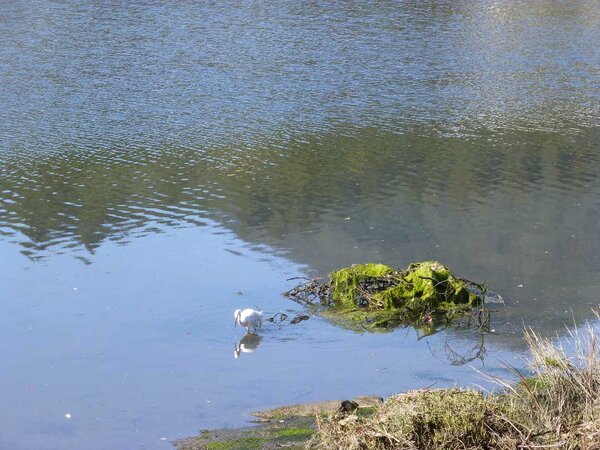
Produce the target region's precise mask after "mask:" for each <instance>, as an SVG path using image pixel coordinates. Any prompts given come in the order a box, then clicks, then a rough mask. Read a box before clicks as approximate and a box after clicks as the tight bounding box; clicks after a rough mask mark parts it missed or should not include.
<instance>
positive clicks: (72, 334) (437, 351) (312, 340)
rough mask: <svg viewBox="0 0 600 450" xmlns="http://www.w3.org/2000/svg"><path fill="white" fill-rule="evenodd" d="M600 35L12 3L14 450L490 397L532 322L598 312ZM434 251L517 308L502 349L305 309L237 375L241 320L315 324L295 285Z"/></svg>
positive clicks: (181, 6) (565, 11) (589, 10)
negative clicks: (277, 410) (246, 312)
mask: <svg viewBox="0 0 600 450" xmlns="http://www.w3.org/2000/svg"><path fill="white" fill-rule="evenodd" d="M599 24H600V8H599V7H598V4H597V3H596V2H591V1H576V2H549V1H537V2H530V3H528V4H527V5H526V6H524V5H522V4H518V3H517V2H508V1H506V2H492V1H489V2H483V3H482V2H479V3H477V4H471V3H470V2H456V1H453V2H450V1H448V2H422V1H420V2H411V1H405V2H399V3H393V4H392V3H388V2H373V3H372V4H370V5H365V4H360V5H359V4H353V3H343V4H342V3H339V2H338V3H319V2H288V1H283V0H282V1H279V2H269V3H268V4H267V3H261V2H247V3H243V4H238V3H233V2H231V3H227V2H214V3H209V2H206V3H202V4H197V3H196V2H186V1H180V2H174V4H170V5H168V6H167V5H165V4H164V2H152V1H146V2H128V3H127V4H115V5H111V6H110V7H107V6H106V5H104V4H99V3H97V2H91V1H80V2H74V1H63V2H5V4H4V5H3V7H2V9H1V10H0V35H1V36H2V39H1V40H0V271H1V273H2V278H0V308H1V311H2V314H0V351H1V354H2V356H3V363H2V367H1V369H0V380H1V382H0V394H1V397H2V398H3V400H4V401H3V402H2V405H0V423H2V425H0V436H1V437H0V448H11V449H27V450H29V449H71V448H82V447H85V448H89V449H105V448H135V449H142V448H148V449H155V448H169V444H168V440H171V439H175V438H177V437H182V436H188V435H193V434H195V433H196V432H197V430H198V429H200V428H208V427H218V426H239V425H242V424H244V423H245V421H246V420H247V419H248V412H249V411H251V410H253V409H260V408H266V407H271V406H277V405H281V404H286V403H294V402H304V401H311V400H321V399H328V398H347V397H351V396H354V395H359V394H364V393H373V394H379V395H389V394H391V393H394V392H398V391H401V390H405V389H410V388H417V387H422V386H427V385H431V384H435V385H436V386H446V385H454V384H456V383H458V384H460V385H465V384H469V383H472V382H477V383H484V382H483V381H482V380H481V377H480V375H478V374H477V373H476V372H475V370H474V369H473V368H472V367H471V366H474V367H475V368H478V369H481V370H484V371H486V372H488V373H492V374H496V375H503V376H507V374H506V372H505V370H504V369H503V367H504V366H503V363H509V364H513V365H517V366H521V365H522V364H523V363H522V359H521V358H522V356H523V352H524V350H525V349H524V347H523V344H522V341H521V337H520V336H521V331H522V329H523V324H524V323H525V324H528V325H531V326H533V327H535V328H536V329H537V330H540V331H541V332H543V333H545V334H554V333H559V334H560V333H562V332H563V330H564V324H565V323H573V321H575V323H581V322H583V321H585V320H586V319H589V318H591V317H592V314H591V307H593V306H594V305H596V304H597V303H598V291H599V288H600V257H599V255H600V238H599V236H600V233H599V231H600V217H599V211H600V209H599V206H600V205H599V204H598V203H599V200H598V199H600V195H599V194H600V181H599V179H598V175H597V174H598V173H599V169H600V161H599V159H600V156H599V153H598V150H599V149H598V147H599V143H600V127H599V126H600V123H599V120H598V117H600V115H599V113H600V101H599V100H600V98H599V97H600V69H599V67H600V65H599V63H600V50H598V46H597V45H596V43H597V42H598V41H599V40H600V31H599V30H600V27H599V26H598V25H599ZM429 258H436V259H439V260H440V261H443V262H444V263H446V264H448V265H449V266H450V267H451V268H452V269H453V270H454V271H455V272H457V273H458V274H460V275H461V276H464V277H467V278H471V279H474V280H485V281H486V282H487V283H488V285H489V286H490V287H491V288H492V289H494V290H495V291H497V292H499V293H500V294H501V295H502V296H503V297H504V299H505V301H506V307H505V308H503V309H502V310H501V312H500V313H499V316H498V317H497V319H496V321H495V323H494V327H495V329H496V332H497V334H496V335H487V336H485V338H484V341H483V342H482V341H481V337H480V336H479V335H478V334H477V333H471V332H459V331H450V332H445V333H440V334H438V335H435V336H433V337H430V338H421V339H420V338H419V336H418V335H417V334H416V332H415V331H412V330H399V331H397V332H394V333H391V334H385V335H370V334H364V335H359V334H355V333H352V332H350V331H346V330H342V329H339V328H336V327H334V326H333V325H331V324H329V323H327V322H325V321H323V320H321V319H319V318H317V317H313V318H311V319H310V320H309V321H306V322H302V323H301V324H298V325H294V326H291V325H288V326H282V327H277V326H275V325H272V324H268V326H266V327H265V329H264V330H263V331H262V333H261V336H262V339H261V340H260V342H259V343H258V347H257V348H256V350H255V352H254V353H243V354H241V357H240V358H239V359H234V357H233V351H234V348H235V343H236V342H237V341H238V340H239V339H240V338H241V337H242V336H243V331H242V330H240V329H239V328H237V329H236V328H233V314H232V312H233V310H234V309H236V308H238V307H247V306H256V307H259V308H262V309H264V310H265V312H266V313H268V314H275V313H276V312H279V311H286V312H287V313H288V314H295V313H299V312H301V311H302V310H301V308H300V307H299V306H298V305H296V304H294V303H292V302H290V301H289V300H286V299H285V298H283V297H281V295H280V293H281V292H282V291H284V290H285V289H287V288H289V287H291V286H292V285H293V283H294V281H288V279H289V278H291V277H295V276H299V275H314V274H321V273H326V272H328V271H330V270H332V269H335V268H337V267H340V266H345V265H349V264H351V263H355V262H364V261H381V262H385V263H388V264H392V265H401V266H405V265H406V264H408V263H409V262H410V261H415V260H423V259H429ZM478 357H480V358H478ZM473 358H474V359H473ZM65 414H71V416H72V417H71V419H66V418H65Z"/></svg>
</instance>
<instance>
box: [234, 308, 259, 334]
mask: <svg viewBox="0 0 600 450" xmlns="http://www.w3.org/2000/svg"><path fill="white" fill-rule="evenodd" d="M233 316H234V317H235V325H237V324H238V323H239V324H240V326H242V327H246V330H247V332H248V333H249V332H250V328H252V329H253V330H256V328H257V327H260V325H261V324H262V316H263V314H262V312H261V311H256V310H254V309H252V308H246V309H244V310H243V311H242V310H241V309H236V310H235V311H234V312H233Z"/></svg>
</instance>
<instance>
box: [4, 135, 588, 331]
mask: <svg viewBox="0 0 600 450" xmlns="http://www.w3.org/2000/svg"><path fill="white" fill-rule="evenodd" d="M425 131H427V130H425V129H423V128H419V129H418V130H417V131H411V132H408V131H407V132H406V133H404V134H401V135H398V134H394V133H384V132H381V131H376V130H370V129H365V130H362V131H361V132H360V133H359V132H355V134H354V135H352V136H346V137H343V136H342V137H340V136H339V135H336V134H334V135H325V136H320V137H315V138H313V139H311V140H310V142H303V143H300V142H296V143H291V144H290V145H289V146H288V148H287V149H286V151H285V153H281V152H280V151H279V150H278V149H276V148H267V149H262V150H256V151H253V152H244V153H243V154H241V155H238V154H237V152H234V151H229V150H215V151H212V152H204V153H202V152H200V153H199V152H196V151H194V150H186V149H182V148H165V149H163V150H162V151H161V152H160V153H159V152H149V151H147V150H143V149H138V150H129V151H126V152H125V151H124V152H121V153H120V156H119V157H118V158H116V157H115V155H114V154H111V153H110V152H108V153H107V152H100V151H99V152H96V153H89V154H84V155H82V154H78V153H75V152H64V153H60V154H58V155H48V156H44V155H41V156H40V157H39V158H36V159H23V158H21V159H17V158H5V164H4V165H3V166H2V169H1V170H2V173H3V176H2V177H1V178H0V191H1V192H3V193H4V194H3V195H4V197H3V198H4V200H3V203H2V208H3V212H4V214H3V215H2V216H1V219H0V220H1V223H0V225H1V228H0V229H1V230H2V231H3V234H4V240H5V242H7V243H11V242H12V243H16V244H18V245H19V246H20V247H21V252H22V253H24V254H25V255H27V256H29V257H30V258H32V259H34V260H35V259H37V258H40V257H44V256H48V255H50V254H52V253H68V254H73V255H78V256H80V257H81V258H83V259H84V260H86V261H92V260H93V253H94V252H95V250H96V249H97V248H98V247H99V246H100V245H102V243H103V242H105V241H116V242H117V243H119V244H121V245H124V244H127V243H128V242H130V241H131V239H133V238H134V237H136V236H138V237H143V236H147V235H148V234H153V233H159V232H164V231H165V230H168V229H171V230H175V229H177V228H179V227H182V226H186V227H187V226H192V227H198V226H203V225H204V223H205V221H206V220H211V219H213V220H214V219H216V220H219V221H220V222H222V223H225V224H226V225H227V227H228V228H230V229H231V230H233V231H234V232H235V233H236V234H237V235H238V236H240V237H241V238H243V239H244V240H246V241H247V242H250V243H252V244H253V245H258V246H265V245H266V246H267V247H266V248H270V249H271V251H273V250H274V251H276V252H278V253H280V254H285V255H286V256H288V257H290V258H292V259H294V260H296V261H298V262H301V263H303V264H308V265H309V267H310V272H312V273H326V272H329V271H330V270H332V269H334V268H336V267H340V266H346V265H348V264H350V263H354V262H362V261H381V262H385V263H388V264H391V265H398V266H402V265H406V264H407V263H408V262H410V261H414V260H422V259H427V258H436V259H439V260H441V261H444V262H445V263H446V264H448V265H449V266H450V267H451V268H452V269H454V271H455V272H457V273H459V274H460V275H461V276H464V277H466V278H470V279H474V280H485V281H486V282H487V284H488V286H490V288H491V289H493V290H494V291H496V292H498V293H499V294H500V295H501V296H502V297H503V298H504V299H505V301H506V304H507V305H509V306H510V308H509V309H508V310H507V312H506V314H507V315H508V317H509V318H511V317H512V318H519V317H522V316H523V315H525V316H530V315H531V316H533V317H531V320H538V319H541V320H540V322H542V323H547V324H548V326H549V329H554V328H556V326H557V325H558V324H560V323H561V322H562V321H563V320H564V317H565V313H564V311H565V310H567V311H568V313H569V314H570V311H571V310H573V311H574V313H575V314H576V316H587V315H588V313H589V307H590V306H591V305H593V304H594V303H595V302H596V297H597V296H596V293H595V286H598V285H600V279H599V274H598V264H599V263H600V260H599V259H598V255H600V237H599V236H600V225H599V223H600V220H599V219H600V218H599V217H598V214H599V213H598V211H599V210H598V198H600V182H599V179H598V176H597V174H598V173H600V161H599V159H600V158H599V157H598V151H597V150H598V148H597V143H598V142H600V133H599V132H598V130H597V129H582V130H580V131H579V132H578V133H576V134H558V133H549V132H539V131H536V132H532V131H528V132H525V131H513V132H511V133H508V132H505V133H503V134H502V135H501V136H498V135H495V134H487V135H483V136H481V137H477V138H475V137H472V138H469V139H465V138H458V137H452V138H451V137H444V136H439V135H437V134H435V133H432V132H431V131H429V133H428V135H427V134H425ZM214 161H221V164H215V163H214ZM224 161H230V163H228V164H226V163H225V162H224ZM234 251H235V250H234ZM540 310H541V311H540ZM534 311H535V313H534ZM546 321H550V322H546ZM513 325H514V326H515V327H520V326H521V324H520V323H519V321H517V322H513Z"/></svg>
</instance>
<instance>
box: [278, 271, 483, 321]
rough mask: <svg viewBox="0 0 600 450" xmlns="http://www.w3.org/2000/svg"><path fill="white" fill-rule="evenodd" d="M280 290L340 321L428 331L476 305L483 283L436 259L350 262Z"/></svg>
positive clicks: (479, 298)
mask: <svg viewBox="0 0 600 450" xmlns="http://www.w3.org/2000/svg"><path fill="white" fill-rule="evenodd" d="M285 294H286V295H287V296H288V297H290V298H292V299H293V300H295V301H298V302H299V303H302V304H305V305H318V306H321V307H323V309H322V310H321V311H320V312H321V314H322V315H324V316H326V317H328V318H329V319H331V320H332V321H334V322H336V323H338V324H340V325H342V326H348V327H350V328H358V329H361V328H362V329H371V330H376V329H390V328H395V327H398V326H403V325H404V326H406V325H413V326H418V327H421V328H423V329H424V331H426V332H428V331H431V329H432V328H433V327H435V324H439V323H440V322H444V323H447V322H448V321H452V320H454V319H456V318H458V317H461V316H465V314H469V313H470V312H471V311H472V310H473V309H474V308H476V307H480V306H482V305H483V300H484V297H485V287H484V286H483V285H482V284H477V283H474V282H472V281H469V280H464V279H462V278H458V277H456V276H455V275H453V274H452V273H451V272H450V270H449V269H448V268H447V267H446V266H444V265H443V264H440V263H439V262H437V261H423V262H419V263H413V264H410V265H409V266H408V268H406V269H394V268H392V267H389V266H386V265H384V264H355V265H353V266H351V267H346V268H343V269H339V270H336V271H334V272H332V273H330V274H329V276H328V277H323V278H316V279H313V280H311V281H309V282H308V283H304V284H302V285H300V286H297V287H296V288H294V289H292V290H290V291H288V292H286V293H285Z"/></svg>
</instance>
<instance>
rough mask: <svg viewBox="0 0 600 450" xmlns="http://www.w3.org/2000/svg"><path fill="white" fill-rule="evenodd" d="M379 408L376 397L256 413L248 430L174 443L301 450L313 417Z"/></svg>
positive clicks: (185, 448) (216, 449)
mask: <svg viewBox="0 0 600 450" xmlns="http://www.w3.org/2000/svg"><path fill="white" fill-rule="evenodd" d="M382 404H383V399H382V398H380V397H376V396H361V397H356V398H354V399H352V400H330V401H324V402H312V403H303V404H298V405H289V406H282V407H279V408H275V409H270V410H266V411H256V412H253V413H252V415H253V416H255V417H256V419H255V420H254V421H253V422H254V423H255V425H254V426H252V427H242V428H231V429H229V428H228V429H221V430H204V431H202V432H200V434H199V435H198V436H195V437H190V438H186V439H181V440H177V441H174V442H173V443H172V444H173V445H174V446H175V447H176V448H177V450H252V449H257V450H258V449H276V448H286V449H292V450H295V449H303V448H306V445H307V444H308V442H309V441H310V439H311V438H312V437H313V435H314V433H315V431H316V430H317V416H323V417H324V416H326V415H335V414H352V415H359V416H368V415H370V414H372V413H373V412H374V411H375V410H376V408H377V407H379V406H380V405H382Z"/></svg>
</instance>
